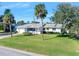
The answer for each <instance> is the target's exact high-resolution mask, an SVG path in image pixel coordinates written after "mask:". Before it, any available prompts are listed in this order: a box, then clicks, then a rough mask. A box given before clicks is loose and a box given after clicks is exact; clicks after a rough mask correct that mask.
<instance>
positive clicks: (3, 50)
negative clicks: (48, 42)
mask: <svg viewBox="0 0 79 59" xmlns="http://www.w3.org/2000/svg"><path fill="white" fill-rule="evenodd" d="M0 56H42V55H40V54H36V53H31V52H26V51H22V50H18V49H13V48H9V47H4V46H0Z"/></svg>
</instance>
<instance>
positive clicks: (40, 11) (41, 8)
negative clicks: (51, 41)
mask: <svg viewBox="0 0 79 59" xmlns="http://www.w3.org/2000/svg"><path fill="white" fill-rule="evenodd" d="M46 15H47V10H46V8H45V5H44V4H38V5H36V6H35V16H36V17H37V19H38V18H40V19H41V23H42V31H41V33H42V37H43V19H44V18H45V17H46ZM43 39H44V38H43Z"/></svg>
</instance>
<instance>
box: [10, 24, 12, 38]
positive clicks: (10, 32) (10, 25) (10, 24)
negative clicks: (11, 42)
mask: <svg viewBox="0 0 79 59" xmlns="http://www.w3.org/2000/svg"><path fill="white" fill-rule="evenodd" d="M10 34H11V37H12V28H11V24H10Z"/></svg>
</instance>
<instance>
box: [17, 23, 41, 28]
mask: <svg viewBox="0 0 79 59" xmlns="http://www.w3.org/2000/svg"><path fill="white" fill-rule="evenodd" d="M40 27H41V24H38V23H30V24H25V25H21V26H18V27H17V28H40Z"/></svg>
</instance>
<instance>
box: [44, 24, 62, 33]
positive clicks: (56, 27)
mask: <svg viewBox="0 0 79 59" xmlns="http://www.w3.org/2000/svg"><path fill="white" fill-rule="evenodd" d="M61 28H62V24H55V23H48V24H46V25H45V26H44V30H45V31H46V32H58V33H61Z"/></svg>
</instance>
